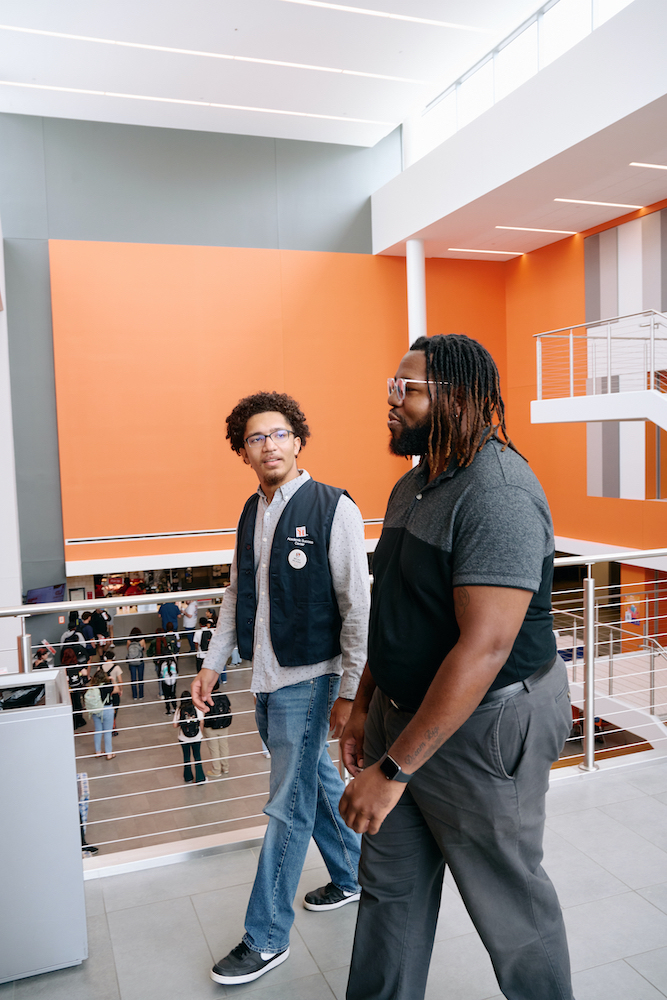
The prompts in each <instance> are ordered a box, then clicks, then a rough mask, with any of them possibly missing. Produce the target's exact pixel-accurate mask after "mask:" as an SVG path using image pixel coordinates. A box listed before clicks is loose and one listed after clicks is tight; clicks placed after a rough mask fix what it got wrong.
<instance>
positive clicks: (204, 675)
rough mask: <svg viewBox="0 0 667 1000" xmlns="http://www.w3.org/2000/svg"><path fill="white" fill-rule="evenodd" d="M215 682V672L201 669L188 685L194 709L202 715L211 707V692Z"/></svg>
mask: <svg viewBox="0 0 667 1000" xmlns="http://www.w3.org/2000/svg"><path fill="white" fill-rule="evenodd" d="M217 680H218V673H217V671H215V670H209V669H208V668H207V667H202V668H201V670H200V671H199V673H198V674H197V676H196V677H195V678H193V681H192V684H191V685H190V693H191V695H192V700H193V702H194V703H195V707H196V708H198V709H199V711H200V712H203V713H204V714H206V712H208V710H209V708H210V707H211V706H212V705H213V698H212V696H211V691H212V690H213V688H214V687H215V682H216V681H217Z"/></svg>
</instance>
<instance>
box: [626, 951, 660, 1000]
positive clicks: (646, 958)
mask: <svg viewBox="0 0 667 1000" xmlns="http://www.w3.org/2000/svg"><path fill="white" fill-rule="evenodd" d="M627 962H628V965H631V966H632V968H633V969H636V970H637V972H639V973H641V975H642V976H643V977H644V978H645V979H648V981H649V982H650V983H651V984H652V985H653V986H655V988H656V989H657V990H660V992H661V993H662V994H663V995H665V996H667V948H657V949H656V950H655V951H649V952H647V953H645V954H643V955H635V956H634V957H633V958H629V959H628V960H627Z"/></svg>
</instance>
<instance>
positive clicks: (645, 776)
mask: <svg viewBox="0 0 667 1000" xmlns="http://www.w3.org/2000/svg"><path fill="white" fill-rule="evenodd" d="M624 778H625V780H626V781H627V782H628V783H629V784H631V785H634V786H635V787H636V788H639V789H641V790H642V791H643V792H646V794H647V795H658V794H659V793H660V792H667V760H661V761H657V762H656V763H655V764H653V765H651V766H650V767H642V768H634V767H628V768H626V769H625V773H624Z"/></svg>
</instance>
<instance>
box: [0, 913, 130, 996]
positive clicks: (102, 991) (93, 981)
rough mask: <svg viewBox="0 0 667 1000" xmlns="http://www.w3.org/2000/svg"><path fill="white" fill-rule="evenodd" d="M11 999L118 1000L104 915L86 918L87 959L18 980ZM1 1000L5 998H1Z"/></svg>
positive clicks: (112, 957) (114, 971)
mask: <svg viewBox="0 0 667 1000" xmlns="http://www.w3.org/2000/svg"><path fill="white" fill-rule="evenodd" d="M15 986H16V988H15V991H14V995H13V997H12V1000H39V998H43V1000H91V998H93V997H94V998H95V1000H120V992H119V988H118V982H117V980H116V969H115V964H114V955H113V950H112V946H111V939H110V936H109V928H108V926H107V918H106V916H103V915H102V916H96V917H89V918H88V958H87V959H86V960H85V962H82V963H81V965H75V966H72V968H70V969H59V970H58V972H46V973H45V974H44V975H43V976H31V977H30V978H29V979H19V980H17V982H16V984H15ZM3 1000H4V997H3Z"/></svg>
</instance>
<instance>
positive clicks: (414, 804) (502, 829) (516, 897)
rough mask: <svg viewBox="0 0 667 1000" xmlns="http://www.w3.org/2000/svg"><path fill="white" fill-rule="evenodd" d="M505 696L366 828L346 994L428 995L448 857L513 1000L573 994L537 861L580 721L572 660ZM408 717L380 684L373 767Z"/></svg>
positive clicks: (555, 912) (555, 910) (549, 892)
mask: <svg viewBox="0 0 667 1000" xmlns="http://www.w3.org/2000/svg"><path fill="white" fill-rule="evenodd" d="M505 691H506V693H504V692H503V690H502V689H501V690H500V691H496V692H492V693H491V694H489V695H487V697H486V698H485V699H484V701H483V702H482V704H481V705H480V706H479V707H478V708H477V709H476V711H475V712H474V713H473V714H472V716H471V717H470V718H469V719H468V720H467V721H466V722H465V723H464V724H463V726H461V728H460V729H459V730H458V732H456V733H455V734H454V735H453V736H452V737H451V738H450V739H449V740H448V741H447V742H446V743H445V744H444V745H443V746H442V747H441V748H440V750H439V751H438V752H437V753H436V754H434V756H433V757H431V759H430V760H429V761H427V762H426V764H424V765H423V766H422V767H421V768H419V770H418V771H417V772H416V773H415V775H414V777H413V778H412V779H411V781H410V783H409V785H408V786H407V789H406V791H405V793H404V794H403V796H402V798H401V799H400V801H399V803H398V805H397V806H396V808H395V809H393V810H392V812H391V813H390V814H389V815H388V816H387V818H386V819H385V821H384V823H383V824H382V826H381V827H380V830H379V831H378V833H376V834H374V835H373V836H370V835H367V834H366V835H364V837H363V842H362V852H361V864H360V867H359V881H360V882H361V885H362V895H361V902H360V905H359V916H358V920H357V929H356V934H355V939H354V950H353V955H352V966H351V969H350V980H349V983H348V989H347V1000H420V998H423V996H424V991H425V988H426V978H427V975H428V967H429V962H430V959H431V951H432V948H433V938H434V935H435V927H436V922H437V918H438V910H439V907H440V894H441V889H442V880H443V877H444V873H445V866H446V865H449V868H450V870H451V872H452V875H453V877H454V879H455V881H456V884H457V886H458V888H459V891H460V893H461V897H462V899H463V902H464V903H465V906H466V908H467V910H468V913H469V914H470V917H471V919H472V921H473V923H474V925H475V927H476V929H477V931H478V933H479V935H480V937H481V939H482V942H483V943H484V945H485V947H486V949H487V951H488V953H489V955H490V957H491V961H492V963H493V968H494V970H495V973H496V976H497V978H498V983H499V985H500V989H501V991H502V992H503V994H504V995H505V997H507V998H508V1000H573V998H572V985H571V979H570V963H569V955H568V948H567V941H566V937H565V928H564V925H563V918H562V914H561V909H560V904H559V902H558V897H557V896H556V891H555V889H554V887H553V885H552V884H551V882H550V880H549V878H548V877H547V875H546V873H545V872H544V870H543V868H542V866H541V864H540V862H541V860H542V838H543V830H544V797H545V793H546V791H547V787H548V780H549V768H550V766H551V764H552V763H553V762H554V761H555V760H556V759H557V758H558V755H559V753H560V751H561V749H562V747H563V744H564V742H565V739H566V738H567V736H568V735H569V732H570V729H571V725H572V715H571V709H570V699H569V691H568V683H567V674H566V672H565V666H564V664H563V662H562V660H561V659H560V658H558V659H557V661H556V663H555V665H554V666H553V667H552V668H551V670H550V671H549V672H548V673H546V674H545V675H544V676H543V677H541V678H539V679H536V680H535V681H534V682H533V681H532V680H531V679H530V678H529V679H528V680H527V681H525V682H524V683H523V685H522V686H521V688H520V690H519V691H517V690H516V685H511V689H510V690H509V692H507V689H505ZM411 717H412V716H411V714H410V713H407V712H400V711H398V710H397V709H396V708H394V707H393V706H392V704H391V702H390V701H389V699H388V698H387V697H386V696H385V695H384V694H382V692H381V691H380V690H376V691H375V694H374V696H373V700H372V703H371V708H370V711H369V715H368V721H367V725H366V733H365V750H364V757H365V762H366V765H367V766H368V765H369V764H372V763H373V762H374V761H377V760H378V759H379V758H380V757H381V756H382V754H383V753H384V752H385V750H387V749H388V748H389V747H390V746H391V744H392V743H393V742H394V740H395V739H396V737H397V736H398V735H399V733H400V732H401V731H402V730H403V728H404V727H405V726H406V725H407V723H408V722H409V721H410V719H411ZM442 996H443V1000H445V998H446V997H447V986H446V983H445V984H444V985H443V988H442Z"/></svg>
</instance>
